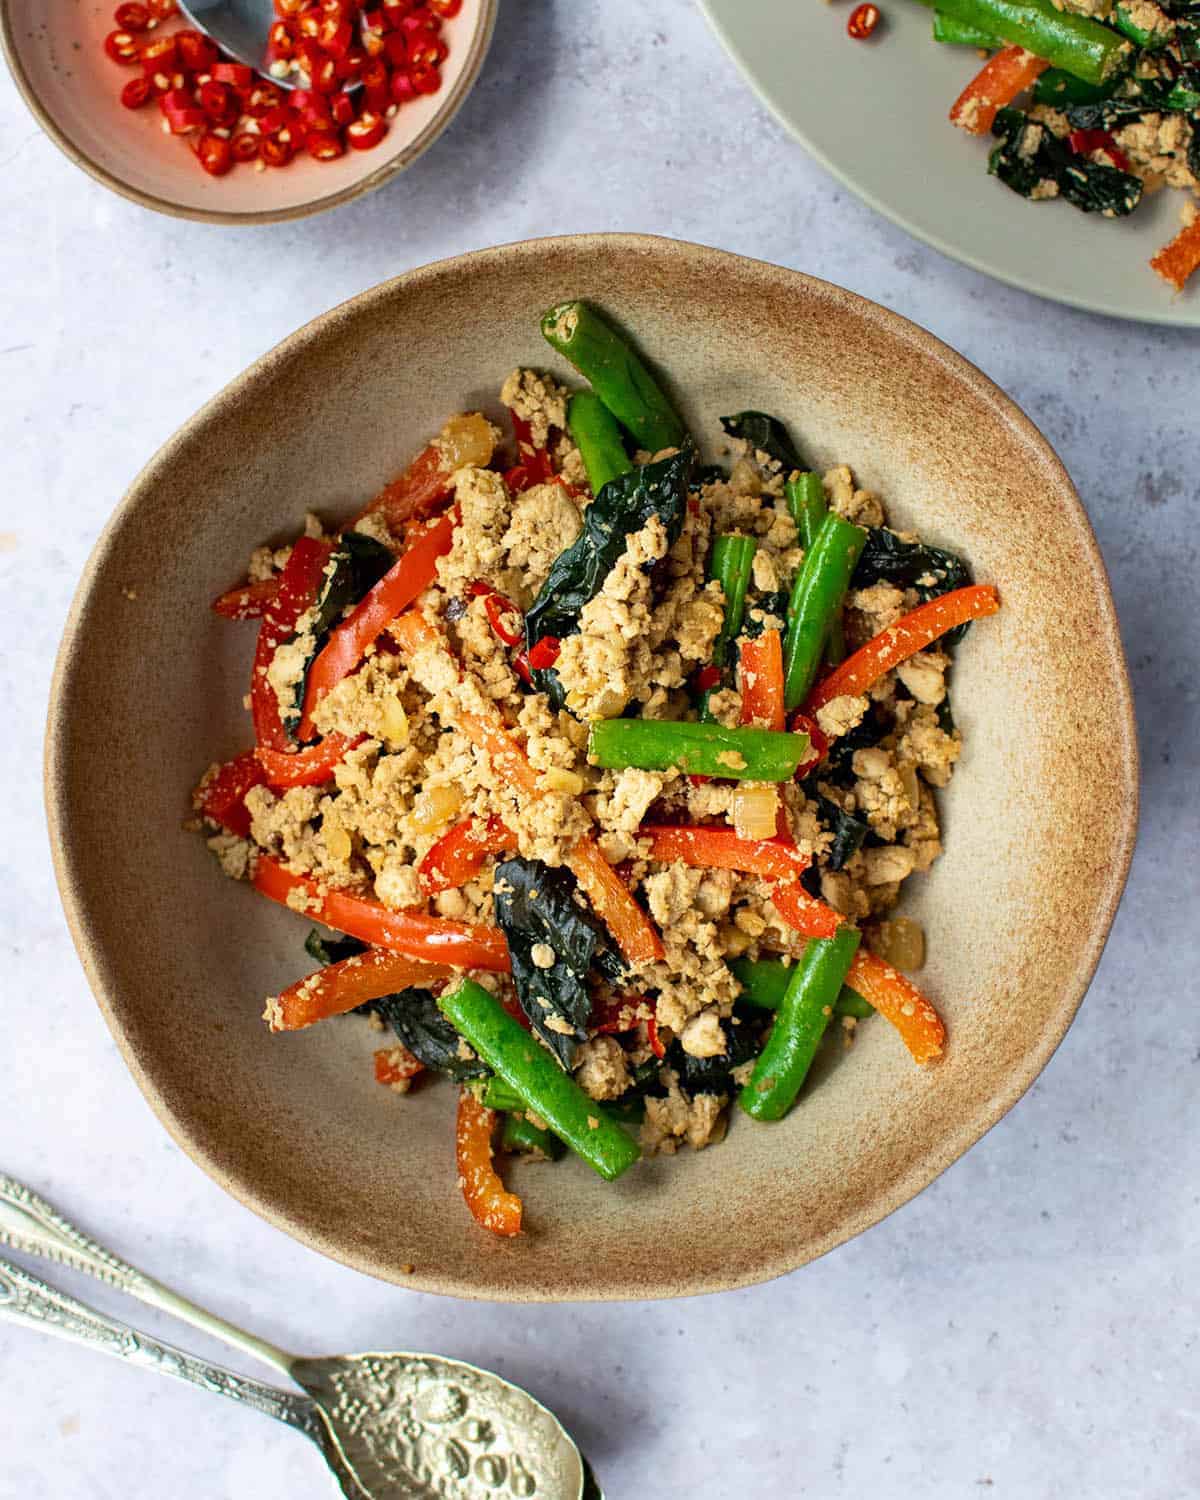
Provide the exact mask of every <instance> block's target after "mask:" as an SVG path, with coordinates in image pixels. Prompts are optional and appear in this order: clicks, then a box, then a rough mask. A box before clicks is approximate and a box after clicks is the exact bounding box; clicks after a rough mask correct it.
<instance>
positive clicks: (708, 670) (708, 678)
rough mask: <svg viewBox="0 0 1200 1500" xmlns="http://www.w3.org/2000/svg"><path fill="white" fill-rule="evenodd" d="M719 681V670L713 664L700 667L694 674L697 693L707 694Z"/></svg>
mask: <svg viewBox="0 0 1200 1500" xmlns="http://www.w3.org/2000/svg"><path fill="white" fill-rule="evenodd" d="M720 681H721V669H720V667H718V666H716V665H715V664H714V663H713V662H709V664H708V666H706V667H701V668H700V670H699V671H698V672H697V673H696V691H697V692H698V693H709V692H711V691H712V690H713V688H715V687H716V686H717V685H718V683H719V682H720Z"/></svg>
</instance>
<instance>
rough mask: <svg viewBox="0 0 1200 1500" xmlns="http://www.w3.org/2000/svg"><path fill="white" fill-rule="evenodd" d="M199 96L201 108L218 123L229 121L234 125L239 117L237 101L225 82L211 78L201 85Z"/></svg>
mask: <svg viewBox="0 0 1200 1500" xmlns="http://www.w3.org/2000/svg"><path fill="white" fill-rule="evenodd" d="M197 98H198V99H199V102H200V108H201V109H202V110H203V111H204V113H205V114H206V115H207V116H208V118H209V119H210V120H215V121H216V122H217V123H218V124H220V123H222V122H223V121H228V123H229V124H231V125H232V124H233V121H234V120H236V119H237V116H238V105H237V101H236V100H235V99H234V96H233V94H232V93H231V91H230V90H229V89H228V88H226V86H225V85H224V84H223V83H218V82H217V80H216V79H215V78H210V79H209V80H208V82H207V83H202V84H201V85H200V88H199V92H198V94H197ZM231 110H232V111H233V118H232V119H230V111H231Z"/></svg>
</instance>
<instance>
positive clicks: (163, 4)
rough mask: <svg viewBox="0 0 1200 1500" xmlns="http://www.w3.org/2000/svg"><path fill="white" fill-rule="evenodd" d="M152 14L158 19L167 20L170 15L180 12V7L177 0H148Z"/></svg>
mask: <svg viewBox="0 0 1200 1500" xmlns="http://www.w3.org/2000/svg"><path fill="white" fill-rule="evenodd" d="M146 4H147V6H148V7H149V10H150V14H151V15H152V16H153V17H154V19H155V20H156V21H165V20H167V19H168V17H170V16H177V15H178V14H179V7H178V5H176V4H175V0H146Z"/></svg>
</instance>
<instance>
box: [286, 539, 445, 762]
mask: <svg viewBox="0 0 1200 1500" xmlns="http://www.w3.org/2000/svg"><path fill="white" fill-rule="evenodd" d="M454 524H455V523H454V519H453V517H452V516H442V517H441V519H440V520H438V521H434V522H433V523H432V524H430V525H428V526H425V527H423V528H422V529H421V530H420V531H419V532H417V533H414V536H413V540H412V541H411V542H410V544H409V545H408V547H406V548H405V550H404V552H403V553H402V555H401V556H400V558H399V560H398V561H397V562H396V563H395V565H394V566H393V567H391V568H389V569H388V571H387V572H386V573H385V574H384V575H383V577H382V578H381V579H380V580H379V582H378V583H377V584H375V586H374V587H373V588H371V589H369V590H368V591H367V593H366V594H364V595H363V597H362V599H360V600H359V602H358V604H357V605H355V607H354V611H353V613H352V614H350V615H349V616H348V617H347V618H346V619H345V620H343V621H342V623H341V624H340V625H338V626H337V627H336V628H335V629H333V630H331V631H330V633H329V639H328V640H327V641H326V642H325V645H324V646H323V647H322V648H321V650H320V651H319V652H318V653H317V655H316V658H315V659H314V661H313V663H312V665H311V666H310V667H309V669H308V683H307V686H306V687H305V692H304V712H303V713H302V714H301V716H300V727H299V730H298V733H299V736H300V738H301V739H302V740H309V739H311V738H312V736H313V733H314V730H313V714H314V713H315V712H316V708H317V705H318V704H319V703H320V701H321V699H322V698H324V697H325V696H326V694H327V693H329V692H330V691H331V690H332V689H333V688H335V687H336V686H337V684H338V683H339V682H341V680H342V678H343V677H348V676H349V675H350V673H351V672H353V671H354V669H355V667H357V666H358V664H359V662H360V661H362V659H363V656H364V655H365V653H366V651H367V648H368V647H369V646H371V645H373V644H374V642H375V641H376V640H377V639H378V638H379V636H380V635H381V634H382V633H383V631H384V630H386V629H387V627H388V626H389V625H390V624H391V623H392V621H393V620H394V619H395V618H396V616H397V615H398V614H400V612H401V611H402V610H405V609H407V608H408V606H409V605H410V604H411V603H412V602H413V600H414V599H416V598H417V596H418V595H420V594H423V593H424V592H425V590H426V589H427V588H428V587H429V586H430V584H431V583H432V582H433V580H434V578H435V577H436V576H437V561H438V558H439V557H444V556H445V555H446V553H447V552H449V550H450V544H451V541H452V540H453V537H454Z"/></svg>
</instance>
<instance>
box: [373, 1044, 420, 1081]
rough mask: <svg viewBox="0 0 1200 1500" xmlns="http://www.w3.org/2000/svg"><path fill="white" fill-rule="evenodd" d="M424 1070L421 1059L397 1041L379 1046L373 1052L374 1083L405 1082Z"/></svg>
mask: <svg viewBox="0 0 1200 1500" xmlns="http://www.w3.org/2000/svg"><path fill="white" fill-rule="evenodd" d="M424 1071H425V1064H424V1063H423V1062H422V1061H421V1059H420V1058H419V1057H414V1056H413V1055H412V1053H411V1052H410V1051H409V1050H408V1048H407V1047H401V1046H400V1045H399V1043H397V1045H396V1046H394V1047H380V1048H379V1050H378V1051H377V1052H376V1053H375V1082H376V1083H386V1084H393V1083H407V1082H408V1080H409V1079H410V1078H415V1077H416V1076H417V1074H418V1073H423V1072H424Z"/></svg>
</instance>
